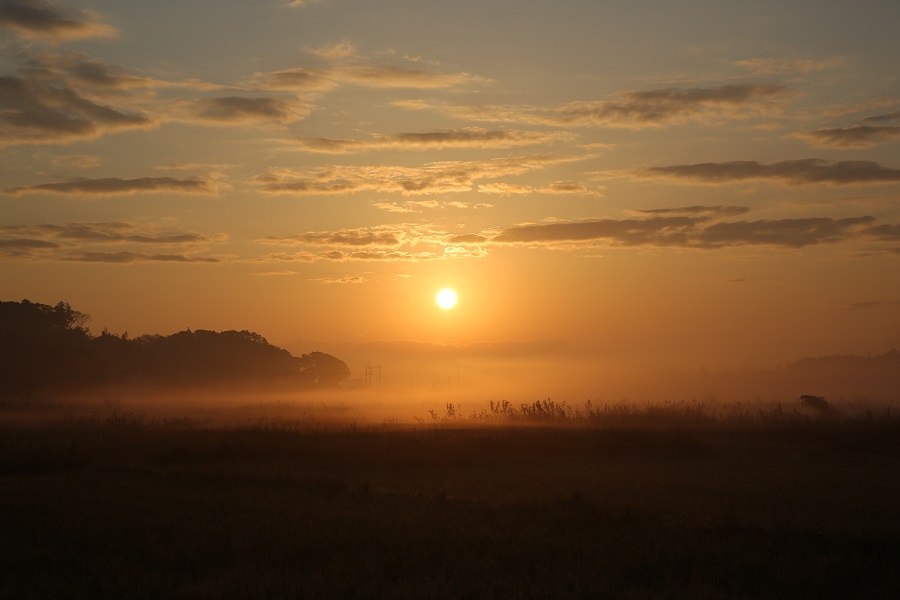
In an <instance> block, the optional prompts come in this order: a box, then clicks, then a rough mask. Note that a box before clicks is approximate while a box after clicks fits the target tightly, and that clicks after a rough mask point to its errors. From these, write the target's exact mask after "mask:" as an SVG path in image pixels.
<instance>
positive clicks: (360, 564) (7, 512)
mask: <svg viewBox="0 0 900 600" xmlns="http://www.w3.org/2000/svg"><path fill="white" fill-rule="evenodd" d="M12 412H14V411H12ZM7 413H9V411H7ZM632 416H633V417H635V418H633V419H631V420H630V421H628V420H619V421H616V422H612V421H609V422H594V423H590V424H587V425H585V424H582V426H579V427H573V426H572V425H571V424H566V423H565V422H556V423H552V424H550V425H544V426H522V425H520V424H517V425H515V426H512V425H510V424H507V423H504V422H502V421H499V422H493V423H492V424H490V425H485V424H483V423H482V422H480V421H477V420H466V419H459V420H454V421H447V422H442V423H437V422H436V423H431V424H425V425H420V426H418V427H417V428H412V427H395V426H386V425H380V426H376V425H365V426H363V425H358V424H354V423H343V424H337V425H332V426H330V427H328V428H324V427H322V426H316V424H315V423H312V424H307V423H303V422H296V421H289V420H263V421H258V422H256V423H254V424H247V423H244V424H235V425H231V426H217V427H210V426H208V425H202V424H200V423H198V422H195V421H192V420H188V419H150V418H147V417H145V416H142V415H140V414H135V413H130V412H122V411H119V410H110V411H106V412H95V413H93V414H91V415H88V416H85V415H81V416H77V415H76V416H68V417H66V418H59V419H49V420H46V421H45V422H41V423H38V424H35V422H34V421H31V422H29V423H28V424H23V423H22V422H21V420H16V419H13V418H9V414H6V418H5V419H4V420H3V421H2V422H0V598H16V599H19V598H51V597H52V598H75V597H79V598H88V597H89V598H103V597H128V598H160V597H170V598H207V597H216V598H222V597H225V598H229V597H233V598H272V597H306V598H327V597H342V598H354V597H359V598H370V597H400V598H403V597H408V598H422V597H441V598H453V597H469V598H470V597H498V598H505V597H560V598H577V597H617V598H673V597H689V598H798V597H804V598H888V597H900V477H898V476H897V474H898V472H900V424H898V420H897V419H896V418H892V417H890V415H889V414H887V415H880V416H878V418H875V419H872V418H869V419H866V418H856V419H846V418H842V419H825V418H787V417H784V415H782V416H781V417H779V418H762V417H760V418H759V419H757V420H752V419H751V420H747V421H746V422H736V421H727V420H721V421H711V420H702V419H701V420H696V419H680V418H678V417H677V415H676V416H674V417H673V418H672V419H671V420H670V421H666V420H665V419H659V418H654V419H641V418H637V417H639V415H638V416H635V415H632ZM771 416H772V415H770V417H771ZM795 416H796V415H795ZM871 416H872V415H869V417H871ZM876 416H877V415H876Z"/></svg>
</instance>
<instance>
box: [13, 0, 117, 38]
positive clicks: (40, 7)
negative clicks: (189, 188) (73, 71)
mask: <svg viewBox="0 0 900 600" xmlns="http://www.w3.org/2000/svg"><path fill="white" fill-rule="evenodd" d="M0 27H6V28H9V29H12V30H14V31H16V32H17V33H19V34H20V35H22V36H24V37H32V38H39V39H42V40H45V41H51V42H58V41H63V40H70V39H81V38H92V37H107V36H112V35H115V34H116V30H115V29H113V28H112V27H110V26H108V25H106V24H104V23H101V22H100V21H99V20H97V18H96V16H95V15H93V14H92V13H89V12H85V11H81V12H77V13H75V14H70V15H67V14H65V13H64V12H63V11H62V10H61V9H60V8H59V7H58V6H57V5H56V4H55V3H51V2H46V1H44V0H0Z"/></svg>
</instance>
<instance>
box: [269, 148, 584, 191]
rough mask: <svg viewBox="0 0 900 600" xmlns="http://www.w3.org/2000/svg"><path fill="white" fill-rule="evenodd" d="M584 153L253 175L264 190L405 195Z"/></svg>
mask: <svg viewBox="0 0 900 600" xmlns="http://www.w3.org/2000/svg"><path fill="white" fill-rule="evenodd" d="M585 158H587V157H586V156H569V155H553V154H532V155H523V156H510V157H505V158H496V159H493V160H486V161H442V162H433V163H427V164H425V165H423V166H421V167H405V166H388V165H366V166H355V165H332V166H327V167H322V168H319V169H309V170H295V169H270V170H269V171H268V172H267V173H265V174H262V175H258V176H257V177H255V179H254V181H255V182H256V184H257V185H258V186H259V187H260V189H261V190H262V191H263V192H264V193H267V194H294V195H329V194H351V193H355V192H361V191H376V192H398V193H401V194H404V195H420V194H443V193H454V192H467V191H471V190H472V189H473V187H474V184H475V182H476V181H478V180H481V179H493V178H497V177H504V176H511V175H522V174H524V173H527V172H529V171H534V170H537V169H541V168H544V167H548V166H552V165H558V164H563V163H568V162H574V161H579V160H583V159H585Z"/></svg>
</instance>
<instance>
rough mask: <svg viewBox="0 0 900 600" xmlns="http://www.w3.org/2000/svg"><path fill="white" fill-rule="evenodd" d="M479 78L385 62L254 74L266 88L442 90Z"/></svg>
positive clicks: (256, 81) (258, 84) (261, 86)
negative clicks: (339, 87)
mask: <svg viewBox="0 0 900 600" xmlns="http://www.w3.org/2000/svg"><path fill="white" fill-rule="evenodd" d="M475 81H481V79H480V78H478V77H475V76H473V75H469V74H468V73H440V72H436V71H427V70H424V69H410V68H406V67H394V66H387V65H344V66H334V67H329V68H327V69H309V68H303V67H298V68H292V69H284V70H281V71H272V72H269V73H256V75H254V77H253V83H254V85H256V86H258V87H260V88H262V89H267V90H292V91H327V90H331V89H334V88H335V87H337V86H339V85H358V86H363V87H369V88H413V89H426V90H428V89H441V88H448V87H453V86H458V85H463V84H466V83H469V82H475Z"/></svg>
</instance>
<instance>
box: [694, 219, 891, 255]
mask: <svg viewBox="0 0 900 600" xmlns="http://www.w3.org/2000/svg"><path fill="white" fill-rule="evenodd" d="M874 220H875V219H874V217H853V218H848V219H831V218H828V217H819V218H810V219H772V220H769V219H763V220H759V221H735V222H726V223H714V224H712V225H710V226H708V227H706V228H704V229H703V230H702V231H701V232H699V234H698V235H697V236H696V241H697V243H698V244H699V245H700V246H702V247H706V248H722V247H725V246H736V245H743V244H750V245H770V246H782V247H789V248H801V247H803V246H810V245H813V244H826V243H833V242H838V241H841V240H844V239H847V238H848V237H849V235H850V233H851V232H852V231H853V230H855V229H858V228H859V227H860V226H862V225H868V224H870V223H872V222H873V221H874Z"/></svg>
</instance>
